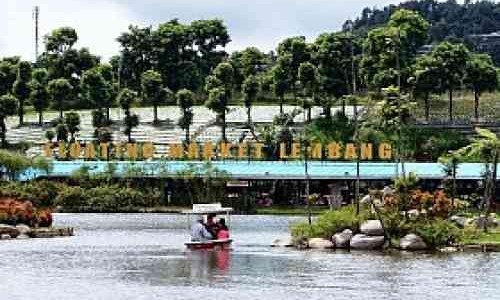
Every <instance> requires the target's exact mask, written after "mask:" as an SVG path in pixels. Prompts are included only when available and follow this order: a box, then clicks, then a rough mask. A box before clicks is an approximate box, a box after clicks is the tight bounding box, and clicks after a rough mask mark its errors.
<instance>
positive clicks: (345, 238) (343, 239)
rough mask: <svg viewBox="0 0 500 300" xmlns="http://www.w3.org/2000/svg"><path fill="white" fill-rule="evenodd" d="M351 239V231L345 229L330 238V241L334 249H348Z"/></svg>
mask: <svg viewBox="0 0 500 300" xmlns="http://www.w3.org/2000/svg"><path fill="white" fill-rule="evenodd" d="M351 239H352V230H351V229H346V230H344V231H342V232H339V233H336V234H335V235H334V236H333V237H332V241H333V243H334V244H335V247H336V248H349V243H350V241H351Z"/></svg>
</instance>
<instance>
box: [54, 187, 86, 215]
mask: <svg viewBox="0 0 500 300" xmlns="http://www.w3.org/2000/svg"><path fill="white" fill-rule="evenodd" d="M54 204H55V205H57V206H62V207H64V208H65V209H68V210H78V209H79V208H81V207H83V206H86V205H87V204H88V199H87V198H86V195H85V193H84V190H83V189H82V188H81V187H78V186H67V185H65V186H64V187H63V188H62V189H61V190H60V191H59V194H58V195H57V197H56V199H55V200H54Z"/></svg>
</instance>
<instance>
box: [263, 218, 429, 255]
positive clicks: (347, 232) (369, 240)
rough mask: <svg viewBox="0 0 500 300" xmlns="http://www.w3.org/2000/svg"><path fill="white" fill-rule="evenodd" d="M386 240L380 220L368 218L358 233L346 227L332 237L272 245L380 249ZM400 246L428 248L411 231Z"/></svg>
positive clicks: (417, 249)
mask: <svg viewBox="0 0 500 300" xmlns="http://www.w3.org/2000/svg"><path fill="white" fill-rule="evenodd" d="M386 242H387V239H386V237H385V235H384V229H383V226H382V224H381V223H380V221H379V220H367V221H365V222H363V223H362V224H361V226H360V228H359V232H358V233H356V234H355V233H354V232H353V230H351V229H344V230H343V231H341V232H338V233H335V234H334V235H333V236H332V237H331V238H330V239H325V238H310V239H308V240H304V241H295V243H292V241H288V242H284V241H283V240H276V241H275V242H274V243H273V245H272V246H273V247H290V246H292V245H293V246H295V247H296V248H299V249H302V248H309V249H353V250H378V249H382V248H383V247H384V246H385V245H386ZM399 248H400V249H401V250H406V251H419V250H426V249H428V246H427V245H426V244H425V242H424V241H423V239H422V238H421V237H420V236H418V235H416V234H414V233H410V234H407V235H406V236H404V237H403V238H402V239H401V241H400V245H399Z"/></svg>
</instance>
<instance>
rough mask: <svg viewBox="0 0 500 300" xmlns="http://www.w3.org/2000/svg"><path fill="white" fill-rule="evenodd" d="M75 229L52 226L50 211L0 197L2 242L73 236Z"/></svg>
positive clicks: (0, 232)
mask: <svg viewBox="0 0 500 300" xmlns="http://www.w3.org/2000/svg"><path fill="white" fill-rule="evenodd" d="M72 235H73V228H59V227H54V226H52V212H51V210H50V209H46V208H37V207H35V206H33V203H32V202H31V201H28V200H23V199H18V198H16V199H14V198H7V197H1V196H0V240H10V239H14V238H15V239H29V238H49V237H62V236H72Z"/></svg>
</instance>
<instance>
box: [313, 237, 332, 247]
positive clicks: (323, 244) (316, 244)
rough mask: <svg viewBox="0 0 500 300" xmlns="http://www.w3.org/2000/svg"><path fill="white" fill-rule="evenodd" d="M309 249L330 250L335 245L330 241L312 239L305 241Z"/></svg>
mask: <svg viewBox="0 0 500 300" xmlns="http://www.w3.org/2000/svg"><path fill="white" fill-rule="evenodd" d="M307 244H308V245H309V248H311V249H332V248H334V247H335V245H334V244H333V243H332V241H329V240H327V239H322V238H312V239H309V240H308V241H307Z"/></svg>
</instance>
